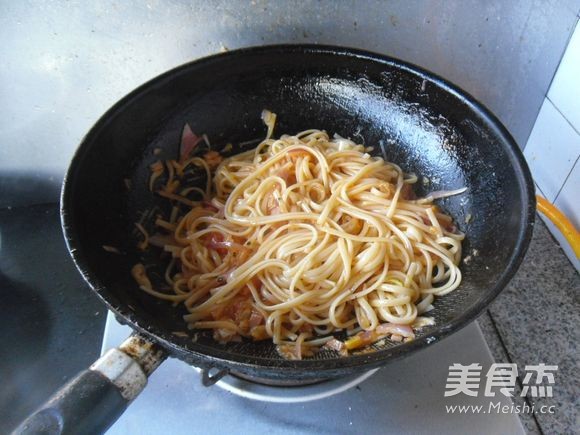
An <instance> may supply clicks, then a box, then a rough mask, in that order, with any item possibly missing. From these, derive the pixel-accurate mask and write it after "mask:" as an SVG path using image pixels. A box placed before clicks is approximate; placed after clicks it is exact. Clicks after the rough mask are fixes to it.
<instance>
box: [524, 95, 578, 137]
mask: <svg viewBox="0 0 580 435" xmlns="http://www.w3.org/2000/svg"><path fill="white" fill-rule="evenodd" d="M548 91H549V90H548ZM546 100H548V101H549V102H550V103H551V104H552V106H554V109H556V111H557V112H558V113H559V114H560V115H561V116H562V118H564V120H565V121H566V122H567V123H568V125H569V126H570V127H572V130H574V132H575V133H576V134H577V135H579V136H580V131H578V130H577V129H576V127H574V124H572V122H570V120H569V119H568V118H567V117H566V115H564V114H563V113H562V111H561V110H560V109H559V108H558V106H556V103H554V102H553V101H552V99H551V98H550V97H548V94H546ZM534 124H535V123H534Z"/></svg>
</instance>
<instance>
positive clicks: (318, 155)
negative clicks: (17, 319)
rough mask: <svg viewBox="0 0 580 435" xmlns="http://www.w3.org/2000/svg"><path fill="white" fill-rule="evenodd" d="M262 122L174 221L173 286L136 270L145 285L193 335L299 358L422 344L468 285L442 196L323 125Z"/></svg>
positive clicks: (167, 227)
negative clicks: (173, 308) (203, 332)
mask: <svg viewBox="0 0 580 435" xmlns="http://www.w3.org/2000/svg"><path fill="white" fill-rule="evenodd" d="M264 118H265V121H266V124H267V125H268V127H269V128H268V136H267V138H266V140H264V141H263V142H261V143H260V144H259V145H258V146H257V148H255V149H253V150H251V151H247V152H244V153H242V154H238V155H235V156H233V157H230V158H227V159H224V160H223V161H222V162H221V163H220V164H219V166H217V169H216V170H215V173H214V174H213V177H212V185H211V186H209V185H208V187H207V189H206V191H205V192H203V191H201V192H202V193H203V194H204V200H203V201H198V202H191V207H190V210H189V212H188V213H187V214H185V215H184V216H182V217H180V218H179V217H177V216H173V217H172V219H171V220H170V221H168V222H165V221H162V223H161V227H162V228H163V229H164V231H165V234H164V236H163V237H165V239H164V242H163V246H164V249H165V251H168V252H171V253H172V256H173V258H174V259H173V260H172V263H171V266H170V268H169V269H168V273H167V274H166V279H167V281H168V283H170V284H171V288H172V290H171V292H162V291H158V290H154V289H153V287H152V284H151V282H150V280H149V279H148V277H147V275H146V272H145V268H144V266H143V265H141V264H138V265H136V266H135V267H134V268H133V276H134V277H135V279H136V280H137V282H138V283H139V284H140V286H141V288H142V289H143V290H144V291H146V292H148V293H150V294H152V295H154V296H157V297H160V298H162V299H165V300H169V301H172V302H174V303H179V304H183V305H184V306H185V308H186V309H187V311H188V314H187V315H185V316H184V319H185V321H186V322H187V324H188V326H189V327H190V328H191V329H211V330H213V333H214V338H215V339H216V340H218V341H219V342H228V341H236V340H237V341H239V340H241V337H248V338H251V339H254V340H263V339H269V338H270V339H272V340H273V342H274V343H275V344H276V345H278V349H279V351H280V352H281V353H282V354H283V355H284V356H285V357H287V358H295V359H300V358H303V357H306V356H310V355H312V354H313V352H315V351H316V350H317V349H319V348H320V347H321V346H323V345H325V346H326V348H330V349H333V350H336V351H338V352H340V353H341V354H346V352H347V351H348V350H351V349H356V348H360V347H362V346H365V345H368V344H370V343H372V342H374V341H377V340H378V339H381V338H384V337H389V338H390V339H392V340H395V341H402V340H405V341H408V340H410V339H412V338H413V337H414V331H413V328H417V327H420V326H423V325H425V324H428V323H432V319H430V318H427V317H421V315H422V314H423V313H425V312H427V311H429V310H430V309H432V308H433V307H432V305H431V303H432V302H433V300H434V297H435V296H443V295H445V294H447V293H449V292H451V291H453V290H454V289H456V288H457V286H458V285H459V283H460V281H461V272H460V271H459V268H458V266H457V265H458V263H459V260H460V257H461V241H462V239H463V237H464V236H463V234H461V233H459V232H458V231H457V230H456V228H455V226H454V225H453V222H452V219H451V218H450V217H449V216H448V215H446V214H444V213H442V212H441V211H440V210H439V209H438V208H437V206H436V205H433V204H432V198H430V197H427V198H424V199H415V197H414V194H413V191H412V189H411V187H412V184H413V183H415V182H416V181H417V177H416V176H411V175H405V174H404V173H403V171H402V170H401V169H400V168H399V167H398V166H397V165H395V164H393V163H389V162H386V161H385V160H383V159H382V158H380V157H371V156H370V155H369V154H368V153H367V151H370V149H368V148H366V149H365V147H364V146H362V145H357V144H355V143H354V142H352V141H350V140H347V139H343V138H341V137H338V136H335V138H333V139H331V138H329V136H328V134H327V133H326V132H324V131H320V130H307V131H303V132H301V133H298V134H297V135H295V136H288V135H283V136H282V137H280V138H279V139H274V138H272V131H273V127H274V120H275V115H274V114H271V113H269V112H266V111H265V116H264ZM191 160H192V161H193V159H191ZM193 164H194V165H197V166H203V167H204V168H205V169H206V171H207V172H208V174H209V173H210V171H211V168H210V167H208V162H207V161H206V160H204V159H200V158H197V160H196V161H195V162H193ZM204 165H205V166H204ZM182 166H183V162H182ZM198 190H200V189H198ZM210 190H211V191H210ZM454 193H459V192H454ZM165 196H166V197H168V198H170V199H172V200H178V199H179V198H178V197H179V195H177V194H173V196H171V195H170V196H167V195H165ZM176 197H177V198H176ZM188 204H189V203H188ZM338 331H346V332H347V333H348V334H349V335H350V336H351V338H349V339H347V340H346V341H345V342H342V341H339V340H336V339H334V337H333V333H336V332H338Z"/></svg>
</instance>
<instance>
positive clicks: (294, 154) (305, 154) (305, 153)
mask: <svg viewBox="0 0 580 435" xmlns="http://www.w3.org/2000/svg"><path fill="white" fill-rule="evenodd" d="M308 156H310V153H309V152H308V151H304V150H292V151H288V157H290V160H292V161H293V162H296V160H298V159H299V158H300V157H308Z"/></svg>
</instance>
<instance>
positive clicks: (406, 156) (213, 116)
mask: <svg viewBox="0 0 580 435" xmlns="http://www.w3.org/2000/svg"><path fill="white" fill-rule="evenodd" d="M263 109H269V110H271V111H273V112H275V113H277V115H278V122H277V125H276V133H275V134H276V135H280V134H282V133H296V132H298V131H301V130H304V129H308V128H319V129H324V130H326V131H328V132H329V134H330V135H333V134H335V133H337V134H339V135H341V136H343V137H347V138H351V139H352V140H354V141H356V142H359V143H364V144H366V145H369V146H374V147H375V150H374V153H375V154H378V155H381V156H383V157H384V158H385V159H387V160H388V161H392V162H394V163H396V164H398V165H400V166H401V167H402V168H403V170H404V171H406V172H409V173H415V174H417V175H419V182H418V183H417V185H416V192H417V194H418V195H420V196H421V195H425V194H426V193H428V192H430V191H436V190H449V189H457V188H461V187H467V192H466V193H465V194H462V195H458V196H455V197H451V198H448V199H445V200H442V201H439V205H440V206H441V207H442V208H443V209H444V210H446V211H447V212H448V213H449V214H451V216H453V218H454V220H455V222H456V224H457V226H458V227H459V228H460V230H461V231H463V232H465V233H466V240H465V242H464V244H463V251H464V254H463V255H464V257H466V256H468V257H469V258H468V259H467V261H463V262H462V264H461V270H462V273H463V281H462V284H461V286H460V287H459V288H458V289H457V290H456V291H454V292H452V293H451V294H449V295H447V296H444V297H441V298H438V299H437V300H436V302H435V304H434V305H435V310H434V311H432V312H431V313H430V315H432V316H433V317H434V318H435V321H436V325H435V326H432V327H427V328H424V329H423V330H422V332H421V333H420V334H419V341H420V338H421V337H423V338H425V337H430V336H433V335H437V334H440V333H445V332H446V331H448V330H450V329H452V328H454V327H455V325H457V324H460V323H462V322H464V321H465V320H466V319H465V318H464V316H465V313H466V312H471V313H472V316H474V314H473V313H474V311H473V310H474V309H476V311H478V310H479V311H481V310H482V309H483V308H484V306H485V304H486V303H488V302H489V301H490V300H491V298H492V297H493V296H494V295H495V294H497V292H498V291H499V288H498V286H501V285H503V284H502V283H505V279H506V274H507V273H508V271H506V267H507V265H508V264H510V262H514V256H515V255H516V254H515V253H516V252H518V250H520V252H519V255H523V253H522V252H521V246H520V245H521V243H522V240H523V239H525V232H526V231H527V229H526V228H525V227H526V225H527V222H528V221H527V219H528V217H527V215H528V209H529V198H528V195H529V192H528V191H527V189H528V188H529V187H528V185H527V183H528V182H529V180H528V179H527V178H526V177H527V170H526V169H525V168H522V167H521V164H520V160H519V157H518V155H519V154H518V153H519V151H517V150H516V149H515V147H514V144H513V142H510V141H511V139H510V138H509V137H507V136H506V135H505V134H504V133H503V130H501V128H500V127H498V126H496V125H494V122H495V121H493V120H492V119H490V118H489V117H488V115H486V113H485V112H483V111H482V110H481V109H479V108H478V106H474V105H473V103H471V102H470V101H469V100H468V99H466V98H464V97H463V96H462V95H461V94H458V93H456V92H455V91H453V90H452V89H450V88H448V87H447V85H446V84H445V83H443V82H442V81H440V80H439V79H437V78H435V77H432V76H430V75H427V74H424V73H422V72H418V71H415V70H413V69H411V68H408V67H406V66H404V65H403V66H402V65H400V64H398V63H397V62H394V61H389V60H382V59H372V58H369V57H365V56H363V55H360V54H358V55H352V54H348V53H347V52H341V51H332V50H323V49H320V50H314V49H270V50H268V49H262V50H255V51H252V50H248V51H245V52H233V53H228V55H225V56H219V57H214V58H210V59H208V60H205V61H201V62H197V63H192V64H189V65H186V66H184V67H181V68H179V69H177V70H174V71H172V72H170V73H168V74H166V75H164V76H161V77H160V78H158V79H156V80H154V81H152V82H150V83H149V84H147V85H145V86H144V87H142V88H140V89H138V90H137V91H135V92H134V93H133V94H130V95H129V96H128V97H127V98H125V99H124V100H122V101H121V102H120V103H119V104H118V105H117V106H115V107H114V108H113V109H111V111H109V112H108V113H107V114H106V115H105V116H104V117H103V118H102V119H101V121H99V123H98V124H97V125H96V126H95V127H94V128H93V130H92V131H91V132H90V133H89V134H88V136H87V137H86V138H85V140H84V142H83V143H82V145H81V147H80V149H79V151H78V153H77V155H76V157H75V160H74V161H73V165H72V166H71V170H70V172H69V175H68V180H67V186H66V187H65V194H64V196H63V210H64V212H65V213H66V215H65V218H64V222H65V232H66V235H67V238H68V241H69V245H70V246H71V248H72V249H73V251H74V252H73V256H74V257H75V260H76V261H77V265H78V266H79V267H80V268H81V270H82V271H83V273H84V274H85V276H86V277H87V278H88V280H89V282H90V283H91V284H92V285H93V286H94V287H95V289H96V291H97V292H98V293H99V294H100V295H101V296H102V297H103V298H104V299H105V300H106V302H107V303H108V304H109V306H110V307H111V308H112V309H114V310H115V311H117V313H119V314H120V315H121V318H122V320H125V321H127V320H129V321H130V322H131V323H133V324H134V325H136V326H137V327H138V328H141V329H143V330H145V331H148V332H150V333H152V334H154V335H155V336H156V337H157V338H160V339H161V341H162V342H163V343H164V344H166V345H167V346H169V347H171V348H172V349H173V350H174V351H175V352H176V353H177V356H180V357H182V358H184V359H189V358H191V361H192V362H199V361H198V360H196V358H199V356H200V355H211V356H212V357H215V358H217V360H219V361H235V362H236V364H238V365H239V366H240V367H242V369H243V365H244V364H251V365H253V366H260V365H264V364H265V365H270V366H272V365H274V366H277V367H279V368H282V367H293V368H300V367H301V366H300V364H303V363H304V364H307V363H306V362H289V361H285V360H283V359H282V358H281V357H280V356H279V355H278V353H277V352H276V351H275V349H274V346H273V345H272V344H271V343H269V342H267V341H264V342H260V343H251V342H243V343H230V344H227V345H219V344H216V343H215V342H213V340H212V339H211V335H208V334H203V333H201V334H197V335H196V339H197V341H193V340H192V339H191V334H190V337H187V338H184V337H179V336H176V335H175V334H173V332H177V331H186V328H185V324H184V322H183V320H182V318H181V316H182V314H183V311H182V309H181V308H179V307H173V306H171V304H169V303H167V302H163V301H160V300H158V299H155V298H153V297H151V296H149V295H147V294H145V293H144V292H142V291H140V290H139V289H138V288H137V285H136V284H135V282H134V281H133V279H132V278H131V275H130V269H131V267H132V266H133V265H134V264H135V263H137V262H143V261H145V263H147V264H153V263H156V264H160V262H159V255H158V253H155V254H151V253H148V254H143V253H142V252H140V251H139V250H138V249H137V248H136V243H137V241H138V238H137V237H136V236H135V234H134V223H135V222H137V221H139V220H140V218H141V216H142V214H143V213H145V212H147V211H149V210H151V209H152V208H155V207H157V209H156V210H157V212H158V213H161V214H166V213H167V210H168V204H167V201H166V200H161V199H160V198H159V197H157V196H156V195H154V194H152V193H151V192H150V191H149V190H148V187H147V181H148V179H149V175H150V171H149V165H150V164H152V163H153V162H155V161H157V160H159V159H167V158H175V157H176V156H177V153H178V147H179V142H180V135H181V131H182V129H183V126H184V124H185V123H189V125H190V126H191V127H192V129H193V131H194V132H196V133H198V134H201V133H205V134H207V136H208V138H209V140H210V142H211V145H212V149H215V150H218V151H219V150H222V149H223V148H224V147H225V145H226V144H228V143H231V144H232V145H233V149H232V150H231V151H230V152H229V154H235V153H238V152H240V151H244V150H247V149H248V147H252V146H255V144H256V143H257V142H258V141H259V140H260V139H261V138H263V137H264V135H265V127H264V126H263V125H262V122H261V119H260V113H261V111H262V110H263ZM249 141H254V142H253V144H250V145H248V144H246V145H244V143H247V142H249ZM126 180H130V185H131V188H130V189H127V188H126ZM197 182H198V183H201V184H203V183H204V180H203V179H199V180H198V181H197ZM468 216H470V219H469V218H468ZM103 245H109V246H114V247H116V248H118V249H119V250H120V251H121V252H122V253H123V255H116V254H113V253H110V252H106V251H105V250H103V249H102V246H103ZM144 255H145V257H144ZM165 261H166V260H163V261H162V263H163V264H164V263H165ZM161 270H162V269H161V268H159V269H158V270H157V278H156V279H158V280H161V276H162V274H161ZM510 273H513V271H511V272H510ZM153 275H155V273H153ZM405 346H409V344H402V345H401V344H396V343H392V342H390V341H388V340H385V341H384V343H382V344H380V345H374V346H373V349H374V350H376V351H377V352H375V353H374V354H373V355H374V356H373V358H375V360H376V361H379V360H381V359H382V360H385V359H388V358H389V357H390V356H392V355H394V354H395V353H396V352H398V351H399V350H398V348H404V347H405ZM409 347H410V346H409ZM415 347H418V346H416V345H415ZM367 355H368V354H367ZM353 358H356V357H347V358H343V359H342V360H340V359H339V358H338V357H337V356H336V355H335V354H333V353H330V352H326V351H323V352H320V353H318V354H316V356H315V357H314V359H315V360H320V361H327V360H330V359H331V360H333V361H334V364H335V367H340V366H344V367H347V366H348V365H349V362H348V361H347V360H349V359H353ZM365 358H367V360H368V357H365ZM353 364H354V363H353ZM357 364H358V363H357ZM240 367H238V368H240ZM367 369H368V367H367Z"/></svg>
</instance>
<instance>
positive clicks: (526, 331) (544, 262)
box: [478, 218, 580, 434]
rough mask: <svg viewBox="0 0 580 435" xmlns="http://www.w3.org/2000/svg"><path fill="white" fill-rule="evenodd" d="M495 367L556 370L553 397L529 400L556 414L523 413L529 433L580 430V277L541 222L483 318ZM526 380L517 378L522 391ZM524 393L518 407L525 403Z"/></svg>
mask: <svg viewBox="0 0 580 435" xmlns="http://www.w3.org/2000/svg"><path fill="white" fill-rule="evenodd" d="M478 323H479V326H480V327H481V329H482V331H483V333H484V335H485V337H486V340H487V343H488V345H489V347H490V350H491V352H492V354H493V356H494V358H495V359H496V361H497V362H512V363H516V364H517V365H518V368H519V369H520V371H521V370H523V369H524V367H525V365H527V364H539V363H545V364H548V365H555V364H557V365H558V367H559V368H558V371H557V373H556V377H555V385H554V390H553V397H552V398H534V397H531V396H530V395H529V394H528V395H527V397H526V398H525V400H527V402H528V404H535V406H536V409H537V408H538V407H540V406H542V405H544V404H546V405H556V409H555V413H554V414H550V413H542V414H540V413H536V414H534V415H530V414H520V418H521V420H522V423H523V424H524V426H525V428H526V430H527V431H528V432H529V433H531V434H536V433H546V434H549V433H577V431H578V428H579V427H580V411H579V409H580V407H579V401H578V397H579V396H580V381H579V379H580V377H579V376H578V373H579V371H580V362H579V356H580V355H579V351H578V344H577V343H578V341H579V338H580V333H579V331H578V325H579V324H580V275H579V274H578V272H577V271H576V270H575V269H574V268H573V267H572V265H571V264H570V262H569V260H568V258H567V257H566V255H565V254H564V252H563V251H562V250H561V248H560V247H559V245H558V244H557V243H556V242H555V240H554V239H553V238H552V236H551V234H550V233H549V231H548V230H547V228H546V226H545V225H544V223H543V222H542V221H541V220H540V219H539V218H537V219H536V226H535V230H534V237H533V240H532V243H531V244H530V248H529V250H528V252H527V254H526V258H525V259H524V261H523V263H522V266H521V267H520V269H519V271H518V273H517V274H516V276H515V277H514V279H513V280H512V281H511V283H510V284H509V285H508V287H507V288H506V289H505V290H504V291H503V292H502V293H501V294H500V296H499V297H498V298H497V299H496V300H495V301H494V302H493V304H492V305H491V306H490V307H489V309H488V310H487V311H486V312H485V313H484V314H483V315H482V316H481V317H480V318H479V320H478ZM521 381H522V377H521V376H520V377H519V383H520V386H521ZM520 391H521V390H520V389H519V388H518V389H516V392H515V394H514V396H516V397H514V402H515V404H516V405H517V404H522V403H523V400H524V398H521V397H519V394H520Z"/></svg>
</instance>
